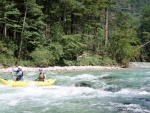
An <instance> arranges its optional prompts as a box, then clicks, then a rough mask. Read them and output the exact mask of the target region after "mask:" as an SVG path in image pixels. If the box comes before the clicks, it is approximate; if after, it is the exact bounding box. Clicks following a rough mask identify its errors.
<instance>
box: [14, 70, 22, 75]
mask: <svg viewBox="0 0 150 113" xmlns="http://www.w3.org/2000/svg"><path fill="white" fill-rule="evenodd" d="M20 75H22V71H19V72H18V73H16V74H15V75H14V76H20Z"/></svg>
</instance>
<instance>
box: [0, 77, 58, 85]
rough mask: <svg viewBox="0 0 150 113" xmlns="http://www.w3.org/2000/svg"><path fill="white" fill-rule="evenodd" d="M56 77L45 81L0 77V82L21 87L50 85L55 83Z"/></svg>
mask: <svg viewBox="0 0 150 113" xmlns="http://www.w3.org/2000/svg"><path fill="white" fill-rule="evenodd" d="M55 81H56V79H47V80H45V81H13V80H5V79H2V78H0V82H1V83H2V84H4V85H8V86H12V87H23V86H51V85H53V84H54V83H55Z"/></svg>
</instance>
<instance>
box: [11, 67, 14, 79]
mask: <svg viewBox="0 0 150 113" xmlns="http://www.w3.org/2000/svg"><path fill="white" fill-rule="evenodd" d="M11 75H12V76H11V79H12V80H13V76H14V71H13V68H12V71H11Z"/></svg>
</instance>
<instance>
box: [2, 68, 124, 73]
mask: <svg viewBox="0 0 150 113" xmlns="http://www.w3.org/2000/svg"><path fill="white" fill-rule="evenodd" d="M13 68H16V69H17V67H13ZM43 69H44V71H80V70H114V69H122V68H121V67H118V66H64V67H60V66H54V67H46V68H43ZM22 70H23V71H24V72H35V71H38V68H37V67H22ZM8 72H12V67H8V68H1V69H0V73H8Z"/></svg>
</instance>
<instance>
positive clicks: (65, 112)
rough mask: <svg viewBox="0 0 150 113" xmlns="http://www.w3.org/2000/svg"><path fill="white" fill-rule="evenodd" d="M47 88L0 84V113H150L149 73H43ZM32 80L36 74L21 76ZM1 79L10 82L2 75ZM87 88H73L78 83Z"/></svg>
mask: <svg viewBox="0 0 150 113" xmlns="http://www.w3.org/2000/svg"><path fill="white" fill-rule="evenodd" d="M46 74H47V76H48V78H56V79H57V82H56V84H55V85H53V86H51V87H35V86H30V87H17V88H12V87H9V86H4V85H2V84H0V113H150V69H134V70H133V69H132V70H131V69H126V70H105V71H88V70H87V71H78V72H75V71H73V72H56V73H54V72H46ZM24 76H25V77H24V78H25V79H26V80H33V79H35V78H36V77H37V76H38V73H35V72H32V73H31V72H30V73H25V75H24ZM1 78H5V79H10V78H11V76H10V75H8V74H6V73H5V74H3V75H2V76H1ZM82 82H84V83H86V84H89V85H90V86H91V87H76V86H75V85H76V84H80V83H82Z"/></svg>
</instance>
